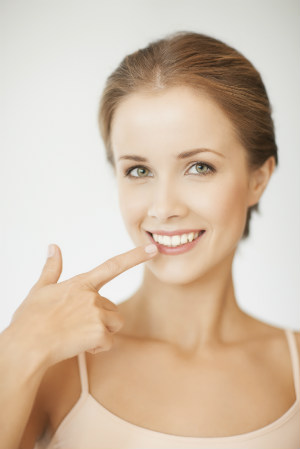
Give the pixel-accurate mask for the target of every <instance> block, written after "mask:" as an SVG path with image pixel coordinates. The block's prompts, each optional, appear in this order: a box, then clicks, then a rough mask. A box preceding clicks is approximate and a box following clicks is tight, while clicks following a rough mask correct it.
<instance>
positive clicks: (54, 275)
mask: <svg viewBox="0 0 300 449" xmlns="http://www.w3.org/2000/svg"><path fill="white" fill-rule="evenodd" d="M61 272H62V255H61V250H60V248H59V246H57V245H55V244H51V245H49V246H48V253H47V260H46V262H45V265H44V268H43V270H42V273H41V275H40V278H39V280H38V281H37V283H36V285H38V286H39V287H43V286H45V285H49V284H55V283H56V282H57V281H58V279H59V278H60V275H61Z"/></svg>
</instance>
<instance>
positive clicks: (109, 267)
mask: <svg viewBox="0 0 300 449" xmlns="http://www.w3.org/2000/svg"><path fill="white" fill-rule="evenodd" d="M103 268H104V270H105V271H107V272H108V274H110V273H118V272H119V271H120V269H121V266H120V263H119V261H118V260H117V259H115V258H113V259H108V260H107V261H106V262H104V264H103Z"/></svg>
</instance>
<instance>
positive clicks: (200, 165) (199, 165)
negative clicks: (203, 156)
mask: <svg viewBox="0 0 300 449" xmlns="http://www.w3.org/2000/svg"><path fill="white" fill-rule="evenodd" d="M198 167H202V168H205V165H202V164H197V165H196V169H197V171H198V172H202V171H203V170H200V169H198ZM204 171H205V170H204Z"/></svg>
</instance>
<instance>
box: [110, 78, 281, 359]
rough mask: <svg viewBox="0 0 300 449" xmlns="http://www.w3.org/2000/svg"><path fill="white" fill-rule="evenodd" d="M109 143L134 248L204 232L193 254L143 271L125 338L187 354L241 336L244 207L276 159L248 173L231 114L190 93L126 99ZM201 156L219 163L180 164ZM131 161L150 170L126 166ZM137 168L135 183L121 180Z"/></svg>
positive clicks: (157, 260) (244, 319)
mask: <svg viewBox="0 0 300 449" xmlns="http://www.w3.org/2000/svg"><path fill="white" fill-rule="evenodd" d="M111 140H112V148H113V155H114V161H115V174H116V180H117V185H118V192H119V204H120V209H121V213H122V216H123V219H124V223H125V226H126V228H127V231H128V233H129V235H130V236H131V238H132V241H133V242H134V244H135V245H137V246H138V245H143V244H145V243H147V242H148V241H149V236H148V235H147V233H146V232H145V231H146V230H148V231H152V230H161V231H173V230H182V229H199V230H201V229H205V230H206V233H205V234H204V236H203V237H202V238H201V240H200V241H199V242H198V244H197V245H196V246H195V247H194V248H193V249H192V250H190V251H188V252H186V253H184V254H180V255H176V256H173V255H165V254H161V253H159V254H158V255H157V256H156V257H154V258H153V259H152V260H151V261H148V262H147V263H146V264H145V269H144V270H145V271H144V279H143V282H142V285H141V287H140V289H139V290H138V291H137V293H136V294H135V295H134V296H133V297H132V298H130V299H129V300H127V301H125V302H124V303H122V304H121V311H123V313H124V314H126V315H128V316H129V317H130V318H129V320H128V322H127V327H126V326H125V328H124V330H123V332H128V333H131V334H133V333H134V334H135V336H139V337H144V338H149V339H158V340H162V341H164V342H168V343H169V344H171V345H175V346H176V347H177V348H179V349H180V350H182V351H184V352H187V353H189V354H191V355H197V354H198V353H200V352H201V351H203V350H205V349H206V348H208V347H209V346H211V345H214V344H218V343H219V344H220V343H222V342H226V341H230V340H232V339H235V338H238V336H239V337H240V336H241V335H242V334H243V333H244V332H245V329H247V325H249V324H250V322H251V318H250V317H249V316H247V315H246V314H245V313H244V312H242V311H241V310H240V309H239V307H238V305H237V302H236V298H235V293H234V286H233V279H232V263H233V259H234V255H235V252H236V249H237V246H238V243H239V241H240V239H241V237H242V233H243V230H244V226H245V222H246V213H247V208H248V207H249V206H251V205H254V204H256V203H257V202H258V201H259V199H260V197H261V195H262V193H263V191H264V189H265V187H266V185H267V183H268V181H269V179H270V177H271V175H272V172H273V170H274V167H275V160H274V158H273V157H271V158H269V159H268V160H267V161H266V162H265V163H264V165H263V166H262V167H261V168H260V169H258V170H256V171H252V172H250V171H249V170H248V167H247V164H246V152H245V149H244V148H243V146H242V145H241V143H240V141H239V140H238V137H237V135H236V134H235V132H234V129H233V126H232V124H231V122H230V120H229V119H228V118H227V116H226V114H225V113H224V112H223V111H222V110H221V109H220V108H219V106H218V105H217V104H216V103H215V102H214V101H213V100H211V99H210V98H209V97H208V96H206V95H204V94H201V95H200V94H195V92H194V91H193V90H191V89H190V88H188V87H185V86H178V87H173V88H169V89H164V90H162V91H160V92H158V93H143V92H138V93H134V94H131V95H130V96H127V97H126V98H125V100H123V102H122V103H121V104H120V105H119V106H118V108H117V110H116V112H115V115H114V118H113V122H112V131H111ZM199 148H205V149H210V150H214V151H217V152H219V153H220V155H217V154H214V153H213V152H208V151H205V152H203V153H199V154H195V155H193V156H190V157H188V158H185V159H180V160H178V159H177V158H176V157H177V155H178V154H179V153H182V152H187V151H189V150H192V149H199ZM127 155H133V156H139V157H143V158H146V159H147V160H148V162H137V161H134V160H127V159H120V158H121V157H124V156H127ZM196 162H201V163H202V164H203V163H205V164H209V165H211V166H213V167H214V168H215V170H216V171H215V172H213V173H212V172H209V169H208V167H203V166H200V167H199V165H198V166H195V163H196ZM137 165H139V166H141V169H139V170H137V169H135V170H132V171H131V175H132V176H135V177H131V178H129V177H126V176H124V173H125V172H126V170H128V169H129V168H131V167H134V166H137ZM199 170H200V173H199ZM203 171H204V172H209V173H208V174H206V175H203ZM170 317H171V319H170ZM245 326H246V327H245Z"/></svg>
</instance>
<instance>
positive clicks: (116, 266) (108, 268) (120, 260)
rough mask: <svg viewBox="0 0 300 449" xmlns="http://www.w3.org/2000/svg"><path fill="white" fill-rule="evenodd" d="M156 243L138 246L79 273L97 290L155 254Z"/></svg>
mask: <svg viewBox="0 0 300 449" xmlns="http://www.w3.org/2000/svg"><path fill="white" fill-rule="evenodd" d="M157 252H158V250H157V247H156V245H154V244H150V245H147V246H139V247H137V248H134V249H131V250H129V251H126V252H125V253H122V254H119V255H118V256H114V257H112V258H111V259H108V260H106V261H105V262H103V263H102V264H101V265H98V267H96V268H94V269H93V270H91V271H88V272H87V273H84V274H82V275H81V277H83V278H86V282H87V283H88V284H89V286H91V287H92V288H94V289H96V290H97V291H98V290H99V289H100V288H101V287H103V285H105V284H106V283H107V282H109V281H111V280H112V279H114V278H115V277H116V276H118V275H119V274H121V273H123V272H124V271H126V270H128V269H129V268H132V267H134V266H136V265H139V264H140V263H142V262H146V261H147V260H149V259H151V258H152V257H154V256H155V255H156V254H157Z"/></svg>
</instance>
